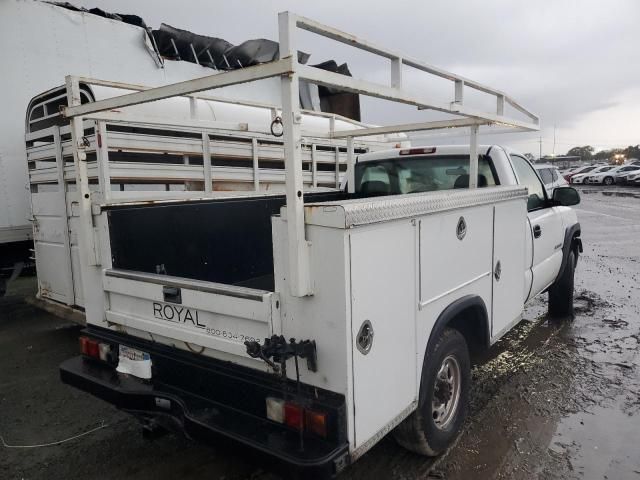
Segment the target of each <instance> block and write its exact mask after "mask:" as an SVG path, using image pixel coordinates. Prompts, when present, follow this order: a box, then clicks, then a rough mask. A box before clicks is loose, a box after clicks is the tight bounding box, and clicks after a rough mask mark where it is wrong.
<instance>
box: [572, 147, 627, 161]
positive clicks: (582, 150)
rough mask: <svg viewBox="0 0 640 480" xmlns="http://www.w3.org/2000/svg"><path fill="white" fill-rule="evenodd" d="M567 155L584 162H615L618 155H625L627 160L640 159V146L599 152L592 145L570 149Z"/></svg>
mask: <svg viewBox="0 0 640 480" xmlns="http://www.w3.org/2000/svg"><path fill="white" fill-rule="evenodd" d="M567 155H570V156H578V157H580V158H581V159H582V160H583V161H588V160H598V161H614V160H615V159H616V155H623V156H624V158H625V159H630V158H636V159H640V145H629V146H628V147H627V148H612V149H610V150H600V151H598V152H596V151H595V149H594V148H593V147H592V146H591V145H584V146H581V147H573V148H571V149H569V151H568V152H567Z"/></svg>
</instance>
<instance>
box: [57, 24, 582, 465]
mask: <svg viewBox="0 0 640 480" xmlns="http://www.w3.org/2000/svg"><path fill="white" fill-rule="evenodd" d="M279 25H280V45H281V46H282V51H281V53H280V55H281V59H280V60H279V61H276V62H272V63H269V64H264V65H260V66H256V67H249V68H246V69H243V70H242V71H238V72H229V73H225V74H223V75H219V76H217V77H218V78H214V77H209V78H205V79H199V80H197V81H192V82H183V83H179V84H175V85H169V86H166V87H160V88H156V89H150V90H145V91H140V92H137V93H132V94H128V95H124V96H120V97H113V98H109V99H105V100H102V101H96V102H94V103H85V104H81V102H80V94H79V92H80V81H79V79H77V78H74V77H68V79H67V91H68V97H69V99H70V101H69V106H68V107H66V108H64V109H63V113H64V115H65V116H66V117H68V118H70V119H71V133H72V137H73V138H72V141H71V148H72V150H73V154H74V164H75V175H76V185H77V187H76V190H77V192H78V195H77V200H76V201H77V206H76V208H77V210H78V212H79V217H78V222H79V226H78V232H79V259H80V266H81V272H82V283H83V288H84V305H85V311H86V318H87V328H86V330H85V331H84V332H83V335H82V337H81V340H80V343H81V351H82V355H81V356H78V357H76V358H73V359H70V360H68V361H66V362H64V363H63V364H62V365H61V367H60V372H61V378H62V380H63V381H64V382H66V383H68V384H69V385H72V386H75V387H77V388H79V389H82V390H85V391H87V392H90V393H92V394H93V395H95V396H96V397H98V398H101V399H104V400H106V401H108V402H110V403H112V404H114V405H116V406H117V407H118V408H121V409H123V410H125V411H128V412H130V413H131V414H133V415H134V416H136V417H137V418H138V419H139V420H140V421H141V422H142V424H143V426H144V427H145V428H147V429H156V428H166V429H170V430H177V431H182V432H185V433H186V434H187V435H189V436H191V437H193V438H197V439H202V440H207V439H209V438H214V437H216V438H217V437H222V438H226V439H231V440H235V441H237V442H239V443H241V444H244V445H248V446H250V447H252V448H254V449H256V450H257V451H259V452H262V453H263V454H265V455H266V456H267V457H268V458H272V459H277V460H280V461H282V462H283V463H284V464H285V465H287V466H288V467H291V468H293V469H294V470H297V471H299V470H304V471H305V472H306V474H307V475H309V476H318V477H325V476H331V475H335V474H337V473H339V472H340V471H341V470H342V469H343V468H344V467H345V466H347V465H348V464H349V463H351V462H353V461H355V460H357V459H358V458H359V457H360V456H362V455H363V454H364V453H365V452H367V451H368V450H369V449H370V448H371V447H372V446H373V445H374V444H375V443H376V442H378V441H379V440H380V439H381V438H382V437H383V436H385V435H386V434H387V433H389V432H391V431H393V432H394V435H395V436H396V438H397V439H398V441H399V442H400V443H401V444H402V445H403V446H405V447H407V448H409V449H411V450H413V451H416V452H418V453H421V454H426V455H436V454H438V453H440V452H442V451H443V450H444V449H446V448H447V447H448V446H449V445H450V444H451V442H452V441H453V440H454V439H455V436H456V435H457V434H458V432H459V430H460V427H461V425H462V421H463V420H464V416H465V413H466V405H467V396H468V393H469V382H470V355H471V354H473V353H476V352H478V351H482V350H484V349H486V348H488V347H489V346H490V345H491V344H493V343H494V342H495V341H496V340H497V339H499V338H500V337H501V336H502V335H503V334H504V333H506V332H507V331H508V330H509V329H510V328H511V327H512V326H513V325H514V324H515V323H517V322H518V321H519V320H520V319H521V315H522V311H523V306H524V303H525V302H526V301H528V300H529V299H531V298H533V297H534V296H536V295H538V294H540V293H542V292H545V291H548V292H549V298H550V310H551V311H552V313H554V314H556V315H566V314H570V313H571V312H572V309H571V307H572V295H573V273H574V268H575V263H576V259H577V255H578V253H579V251H580V248H581V243H580V226H579V224H578V223H577V219H576V216H575V213H574V212H573V211H572V210H571V209H570V208H568V206H569V205H572V204H575V203H577V201H579V198H578V196H577V192H576V191H575V190H574V189H572V188H558V189H556V190H555V191H554V193H553V197H552V198H549V196H548V194H547V192H546V190H545V188H544V186H543V184H542V182H541V180H540V178H539V177H538V175H537V174H536V172H535V170H534V169H533V167H532V166H531V164H529V163H528V161H527V160H526V159H525V158H524V157H523V156H521V155H520V154H518V153H517V152H515V151H512V150H510V149H508V148H504V147H501V146H479V145H478V139H477V135H478V128H479V126H480V125H491V124H494V123H498V124H501V125H506V126H510V127H515V128H519V129H525V130H536V129H537V128H538V119H537V117H535V115H533V114H531V113H530V112H528V111H527V110H526V109H524V107H521V106H519V105H518V104H517V103H515V102H514V101H513V100H512V99H510V98H509V97H507V96H506V95H505V94H504V93H502V92H499V91H496V90H493V89H490V88H489V87H486V86H483V85H481V84H478V83H476V82H473V81H471V80H468V79H462V78H461V77H458V76H456V75H454V74H451V73H449V72H444V71H442V70H440V69H437V68H436V67H433V66H430V65H427V64H424V63H422V62H418V61H415V60H412V59H408V58H406V57H403V56H400V55H399V54H396V53H395V52H390V51H388V50H386V49H383V48H381V47H377V46H374V45H372V44H369V43H367V42H364V41H363V40H360V39H356V38H355V37H353V36H351V35H349V34H347V33H345V32H340V31H338V30H335V29H333V28H331V27H327V26H325V25H322V24H319V23H317V22H314V21H313V20H309V19H306V18H303V17H299V16H295V15H292V14H290V13H287V12H285V13H281V14H280V16H279ZM298 29H304V30H307V31H310V32H312V33H314V34H318V35H322V36H325V37H327V38H330V39H332V40H336V41H339V42H342V43H347V44H349V45H352V46H355V47H356V48H360V49H363V50H366V51H368V52H370V53H373V54H377V55H381V56H383V57H385V58H388V59H390V60H391V62H390V63H391V84H392V87H387V86H383V85H379V84H374V83H370V82H366V81H361V80H357V79H350V78H346V77H338V76H335V75H334V74H329V73H325V72H323V73H317V72H315V71H314V70H313V69H309V68H308V67H306V66H302V65H300V64H298V63H297V61H296V60H295V57H296V55H295V52H297V49H296V48H295V33H296V32H297V30H298ZM403 66H409V67H412V68H417V69H418V70H420V71H421V72H423V73H427V74H432V75H436V76H440V77H443V78H447V79H449V80H452V81H453V82H454V84H455V97H454V100H455V101H454V102H452V103H451V104H436V103H431V101H430V100H428V99H426V98H425V97H423V96H420V95H418V96H412V95H411V94H409V93H408V92H406V91H405V90H403V87H402V74H401V72H402V68H403ZM220 77H222V78H220ZM265 77H280V80H281V86H282V114H281V118H280V117H279V118H278V119H276V118H274V120H273V122H274V123H272V125H273V124H277V123H282V127H283V133H284V136H283V148H284V164H285V165H284V167H285V168H284V170H285V173H286V178H285V185H284V192H277V191H276V192H251V193H248V192H244V193H237V192H234V193H230V192H229V193H227V192H207V195H199V196H193V195H192V196H188V194H185V195H184V196H183V197H182V198H178V199H176V198H168V197H161V196H159V197H158V198H153V195H150V196H149V197H148V198H146V199H144V200H141V199H137V200H125V199H122V198H120V199H117V198H111V199H106V198H104V196H100V195H95V194H93V193H92V191H91V189H90V186H89V181H88V178H89V177H88V173H87V168H86V160H87V156H86V155H87V149H88V148H90V147H88V146H87V144H86V143H87V142H84V141H83V139H82V137H83V135H84V133H85V124H84V123H83V122H87V121H95V122H98V124H99V123H100V122H105V121H107V120H108V119H110V118H112V117H113V116H112V115H110V112H113V111H118V112H121V113H122V115H123V117H122V118H123V119H126V118H127V112H128V111H130V110H129V109H131V108H132V106H134V105H139V104H144V103H147V102H153V101H157V100H161V99H164V98H169V97H171V96H176V95H185V94H192V93H195V92H198V91H202V90H210V89H213V88H224V87H225V86H226V85H231V84H235V83H239V82H251V81H253V80H255V79H258V78H265ZM300 79H304V80H307V81H310V82H315V83H317V84H322V85H326V86H332V87H337V88H343V89H345V90H346V91H352V92H358V93H360V94H365V95H370V96H373V97H378V98H383V99H386V100H391V101H396V102H401V103H408V104H411V105H415V106H418V107H420V108H430V109H434V110H437V111H443V112H447V113H454V114H457V115H461V116H462V117H463V118H462V119H460V120H444V121H435V122H425V123H420V124H410V125H394V126H390V127H366V126H358V128H353V129H351V130H343V131H335V130H332V131H331V132H330V134H329V137H330V138H331V139H333V140H336V139H344V140H346V157H347V171H346V172H345V174H344V181H343V185H344V188H342V189H340V188H336V189H333V190H324V191H319V190H312V189H309V188H306V189H305V188H304V187H305V184H304V175H303V168H302V152H303V148H302V146H303V145H304V139H305V138H307V135H309V134H308V133H303V129H302V127H301V121H302V115H301V112H300V109H299V105H298V98H299V95H298V92H297V86H298V81H299V80H300ZM465 87H466V88H473V89H476V90H479V91H481V92H483V93H486V94H489V95H493V96H495V97H496V99H497V108H496V112H495V113H494V112H481V111H478V110H473V109H470V108H468V107H467V106H466V104H464V101H463V90H464V88H465ZM505 104H509V105H511V106H513V107H514V108H515V109H516V110H517V111H518V112H521V113H523V114H524V115H525V116H526V117H527V120H517V119H513V118H512V117H508V116H506V115H505ZM105 112H106V113H105ZM132 118H135V116H134V117H132ZM132 118H129V121H133V120H132ZM462 126H465V127H469V128H470V130H471V135H470V144H469V146H465V147H461V146H455V147H441V146H438V147H411V146H407V145H402V146H401V147H399V148H391V149H389V148H387V149H385V150H379V151H370V152H369V153H364V152H362V153H356V151H355V146H356V145H357V143H356V138H360V137H364V136H367V135H387V134H390V133H398V132H407V131H421V130H430V129H438V128H448V127H462ZM97 128H98V130H99V127H97ZM394 142H395V140H394ZM98 163H100V159H99V160H98ZM338 180H339V178H338V176H337V177H336V181H337V182H338Z"/></svg>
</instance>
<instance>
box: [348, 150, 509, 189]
mask: <svg viewBox="0 0 640 480" xmlns="http://www.w3.org/2000/svg"><path fill="white" fill-rule="evenodd" d="M355 182H356V187H355V191H356V192H358V193H363V194H365V195H395V194H403V193H416V192H432V191H436V190H450V189H452V188H467V187H468V186H469V156H468V155H446V156H445V155H442V156H434V155H428V156H427V155H423V156H415V157H408V158H402V157H393V158H389V159H383V160H375V161H370V162H360V163H357V164H356V168H355ZM494 185H499V181H498V176H497V175H496V173H495V169H494V166H493V162H492V160H491V157H489V156H487V155H480V156H479V159H478V187H487V186H494Z"/></svg>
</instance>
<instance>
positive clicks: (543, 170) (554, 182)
mask: <svg viewBox="0 0 640 480" xmlns="http://www.w3.org/2000/svg"><path fill="white" fill-rule="evenodd" d="M535 168H536V171H537V172H538V175H540V178H541V179H542V183H544V188H545V189H546V190H547V193H548V194H549V196H552V195H553V190H554V188H557V187H564V186H566V185H567V184H568V182H567V181H566V180H565V179H564V178H563V177H562V175H560V172H559V171H558V169H557V168H556V167H554V166H553V165H549V164H544V163H543V164H540V165H535Z"/></svg>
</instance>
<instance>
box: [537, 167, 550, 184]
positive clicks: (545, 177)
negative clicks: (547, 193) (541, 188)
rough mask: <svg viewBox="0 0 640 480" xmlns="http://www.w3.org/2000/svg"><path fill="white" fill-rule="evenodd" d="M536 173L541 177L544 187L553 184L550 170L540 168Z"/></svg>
mask: <svg viewBox="0 0 640 480" xmlns="http://www.w3.org/2000/svg"><path fill="white" fill-rule="evenodd" d="M538 173H539V174H540V176H541V177H542V183H544V184H545V185H548V184H549V183H552V182H553V178H551V170H549V169H548V168H542V169H540V170H538Z"/></svg>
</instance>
